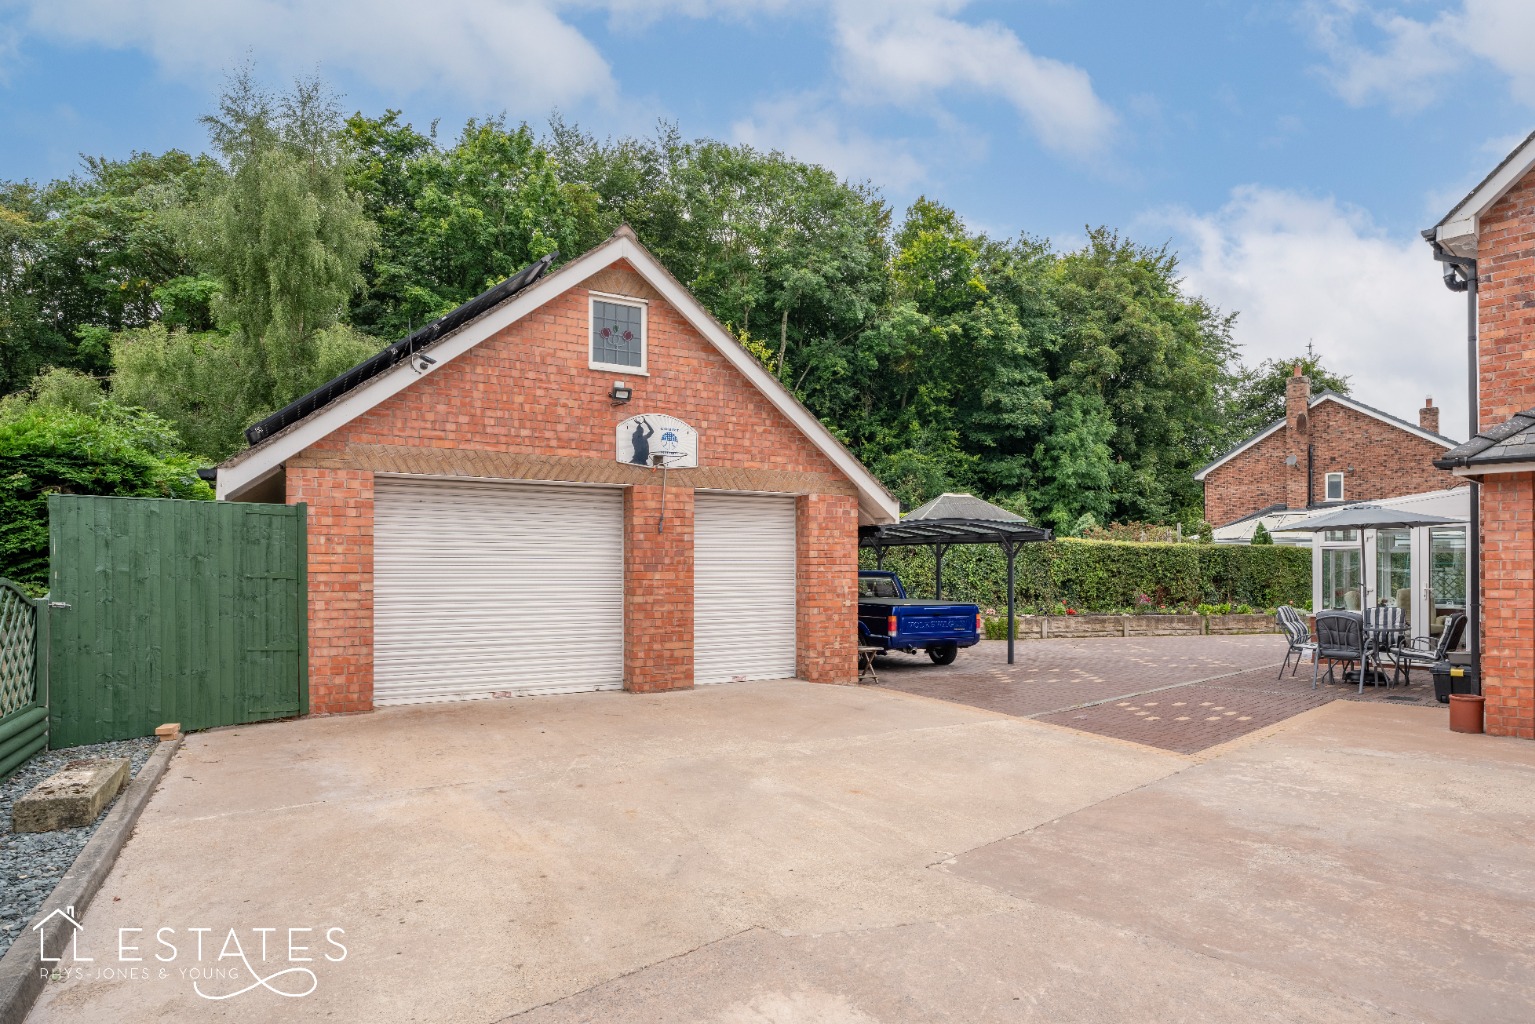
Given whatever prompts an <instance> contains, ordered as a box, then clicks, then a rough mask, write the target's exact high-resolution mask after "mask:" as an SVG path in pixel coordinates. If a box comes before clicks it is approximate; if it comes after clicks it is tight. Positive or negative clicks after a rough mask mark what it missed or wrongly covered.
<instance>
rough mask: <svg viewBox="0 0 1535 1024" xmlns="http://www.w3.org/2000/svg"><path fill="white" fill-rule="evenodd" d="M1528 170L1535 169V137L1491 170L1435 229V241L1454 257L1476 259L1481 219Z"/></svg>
mask: <svg viewBox="0 0 1535 1024" xmlns="http://www.w3.org/2000/svg"><path fill="white" fill-rule="evenodd" d="M1531 168H1535V133H1531V134H1530V135H1527V136H1526V137H1525V139H1524V141H1523V142H1521V143H1519V145H1517V146H1515V147H1514V149H1513V152H1511V153H1509V154H1508V156H1506V157H1504V158H1503V161H1502V162H1501V163H1499V164H1498V166H1496V167H1494V168H1493V169H1492V173H1491V174H1489V175H1487V177H1485V178H1483V179H1482V181H1481V183H1480V184H1478V185H1477V186H1476V188H1474V189H1472V190H1471V191H1470V193H1469V194H1468V195H1467V196H1466V198H1464V199H1462V200H1461V201H1460V202H1459V203H1456V204H1455V208H1454V209H1453V210H1451V211H1450V212H1449V213H1447V214H1445V215H1444V218H1443V219H1442V220H1441V221H1440V222H1439V223H1438V224H1435V225H1434V227H1433V239H1434V241H1436V242H1438V243H1439V244H1440V245H1442V246H1443V247H1444V248H1445V249H1446V250H1447V251H1448V252H1450V253H1452V254H1453V255H1456V256H1462V257H1466V258H1468V259H1476V249H1477V239H1478V238H1479V237H1480V235H1481V232H1482V223H1481V222H1482V218H1483V217H1484V216H1486V214H1487V211H1488V210H1490V209H1492V208H1493V207H1494V206H1495V205H1497V202H1498V200H1499V199H1502V198H1503V197H1504V196H1505V195H1507V194H1508V191H1509V189H1511V188H1513V187H1514V186H1515V185H1517V184H1519V182H1520V181H1521V180H1523V178H1524V176H1525V175H1526V174H1528V173H1529V171H1530V169H1531Z"/></svg>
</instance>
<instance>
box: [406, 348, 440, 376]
mask: <svg viewBox="0 0 1535 1024" xmlns="http://www.w3.org/2000/svg"><path fill="white" fill-rule="evenodd" d="M436 365H437V360H435V359H433V358H432V357H431V356H429V355H427V354H425V353H424V352H417V353H416V356H415V358H414V359H412V360H411V361H410V366H411V369H413V370H415V371H416V372H417V373H425V372H426V371H428V370H430V369H431V368H432V367H434V366H436Z"/></svg>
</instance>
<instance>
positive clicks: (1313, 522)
mask: <svg viewBox="0 0 1535 1024" xmlns="http://www.w3.org/2000/svg"><path fill="white" fill-rule="evenodd" d="M1460 522H1461V520H1459V519H1446V518H1445V517H1444V516H1430V515H1424V514H1423V513H1422V512H1409V511H1407V510H1406V509H1400V508H1386V507H1384V506H1382V505H1350V506H1348V507H1347V508H1340V509H1338V510H1337V511H1335V512H1324V513H1323V514H1321V515H1319V516H1312V517H1311V518H1310V519H1302V520H1301V521H1300V522H1298V523H1286V524H1285V532H1287V533H1288V532H1289V531H1291V530H1294V531H1296V532H1299V533H1321V532H1322V531H1324V530H1358V531H1359V607H1360V608H1368V607H1370V601H1369V591H1368V590H1367V589H1366V587H1365V585H1364V581H1365V579H1366V578H1368V574H1367V572H1366V570H1365V558H1364V531H1366V530H1407V529H1411V528H1413V527H1415V526H1455V525H1458V524H1459V523H1460Z"/></svg>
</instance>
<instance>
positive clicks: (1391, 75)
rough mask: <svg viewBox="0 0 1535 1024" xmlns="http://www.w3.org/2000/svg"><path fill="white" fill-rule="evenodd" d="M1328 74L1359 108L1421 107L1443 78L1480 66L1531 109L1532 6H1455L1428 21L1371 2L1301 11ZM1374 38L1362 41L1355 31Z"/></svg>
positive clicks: (1534, 76)
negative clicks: (1491, 71)
mask: <svg viewBox="0 0 1535 1024" xmlns="http://www.w3.org/2000/svg"><path fill="white" fill-rule="evenodd" d="M1305 18H1306V20H1307V21H1308V23H1309V27H1310V29H1311V32H1312V37H1313V39H1314V41H1315V42H1316V44H1317V46H1318V47H1319V48H1320V49H1321V50H1322V52H1323V53H1325V54H1326V55H1327V56H1328V58H1329V60H1330V62H1331V66H1330V67H1329V68H1327V69H1325V74H1326V75H1327V77H1328V78H1329V80H1330V81H1331V82H1332V83H1333V86H1334V88H1335V89H1337V91H1338V94H1339V95H1341V96H1342V97H1343V98H1344V99H1345V100H1347V101H1348V102H1350V103H1352V104H1355V105H1356V106H1359V105H1363V104H1365V103H1369V102H1374V101H1377V100H1378V101H1383V102H1385V103H1388V104H1390V105H1391V106H1394V107H1397V108H1399V109H1401V108H1406V109H1411V108H1414V107H1421V106H1425V105H1427V104H1428V103H1430V102H1432V101H1433V100H1434V99H1435V98H1436V91H1435V90H1436V87H1437V86H1438V85H1439V83H1441V82H1442V81H1443V80H1444V79H1445V78H1446V76H1448V75H1450V74H1451V73H1453V72H1456V71H1459V70H1461V69H1462V68H1465V67H1466V66H1468V65H1471V64H1474V63H1477V62H1483V63H1486V64H1488V65H1491V66H1492V67H1493V68H1495V69H1497V70H1498V71H1500V72H1502V73H1503V74H1504V75H1505V76H1507V78H1508V80H1509V89H1510V92H1511V93H1512V94H1513V96H1514V97H1515V98H1516V99H1518V100H1519V101H1520V102H1523V103H1526V104H1529V105H1531V106H1535V3H1531V2H1530V0H1460V3H1459V5H1458V7H1457V8H1456V9H1454V10H1449V11H1443V12H1441V13H1440V14H1438V15H1437V16H1435V17H1433V18H1427V19H1425V18H1412V17H1408V16H1406V15H1404V14H1401V13H1398V11H1397V10H1395V9H1394V8H1389V7H1384V6H1382V5H1380V4H1377V3H1372V2H1370V0H1326V2H1319V3H1313V4H1310V5H1308V6H1307V7H1306V8H1305ZM1361 29H1363V31H1364V32H1365V33H1366V34H1368V35H1371V36H1373V37H1374V38H1373V39H1372V40H1371V41H1369V42H1362V41H1361V40H1360V39H1359V35H1360V31H1361Z"/></svg>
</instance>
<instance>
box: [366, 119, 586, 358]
mask: <svg viewBox="0 0 1535 1024" xmlns="http://www.w3.org/2000/svg"><path fill="white" fill-rule="evenodd" d="M345 130H346V135H347V138H348V141H349V143H350V145H351V146H352V148H353V150H354V152H355V153H356V154H357V159H355V160H354V161H353V162H352V163H351V164H350V165H349V168H348V180H349V183H350V185H351V187H352V188H353V189H355V190H356V192H357V194H358V195H359V196H360V197H361V198H362V201H363V204H364V208H365V210H366V212H367V214H368V215H369V216H370V217H371V218H372V219H373V220H374V221H375V222H376V223H377V224H378V225H379V228H380V244H379V247H378V250H377V251H376V252H375V253H374V254H373V256H372V259H371V260H370V262H369V263H368V264H367V266H366V268H365V269H366V277H367V284H366V288H365V290H364V293H363V296H362V298H361V300H360V302H359V304H358V308H357V310H356V313H355V315H354V316H353V323H354V324H355V325H357V326H358V327H360V328H362V329H364V330H368V331H371V332H373V333H375V334H377V335H380V336H383V337H389V338H396V337H403V336H404V335H406V334H408V333H410V331H411V330H413V329H415V328H417V327H420V326H422V325H423V324H425V323H428V322H430V321H431V320H434V319H436V318H437V317H439V316H441V315H442V314H444V313H446V312H448V311H449V310H451V309H453V308H454V307H455V306H458V305H460V304H462V303H464V302H466V301H468V300H469V299H471V298H473V297H474V296H476V295H478V294H479V293H480V292H483V291H485V290H486V289H487V288H490V287H492V286H494V285H496V284H499V283H500V282H501V281H503V280H505V279H506V278H508V277H511V276H512V275H513V274H515V273H516V272H517V271H518V270H520V269H522V268H523V267H525V266H527V265H528V264H529V263H532V262H533V261H535V260H537V259H538V258H539V257H541V256H544V255H546V254H547V253H550V252H555V251H558V252H561V253H563V254H564V255H565V256H566V257H567V258H569V257H572V256H576V255H579V254H580V253H581V252H583V251H584V250H586V249H588V248H590V247H591V246H593V245H595V244H596V243H597V241H599V240H600V238H601V236H602V232H601V230H600V228H599V227H598V225H597V198H596V196H595V195H594V194H593V193H592V192H591V190H590V189H589V188H587V187H586V186H585V185H582V184H580V183H579V182H570V181H564V180H562V179H561V177H560V175H559V173H558V166H557V164H556V163H555V161H554V160H552V159H551V158H550V156H549V154H548V152H547V151H546V150H545V149H544V148H543V147H542V146H540V145H539V143H538V141H537V140H536V139H535V138H534V136H533V133H532V132H531V131H530V130H529V128H528V126H527V125H520V126H518V127H517V128H515V129H511V128H508V127H507V125H506V121H505V120H504V119H503V118H487V119H485V120H483V121H481V120H474V119H471V120H470V121H469V122H468V123H467V124H465V126H464V129H463V131H462V132H461V133H460V134H459V137H458V139H457V141H456V142H455V143H454V144H453V146H452V147H450V148H448V149H446V150H443V149H440V148H439V147H438V145H437V140H436V138H435V135H422V134H421V133H419V132H417V131H416V130H415V129H414V128H412V127H411V126H409V125H402V124H401V123H400V121H399V112H398V111H393V110H391V111H386V112H385V114H384V116H383V117H380V118H367V117H364V116H363V115H362V114H356V115H354V116H353V117H351V118H350V119H349V120H348V121H347V122H346V128H345Z"/></svg>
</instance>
